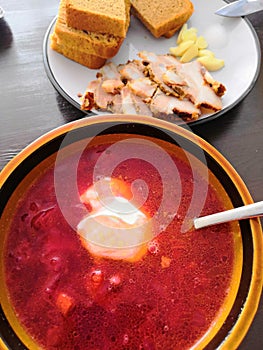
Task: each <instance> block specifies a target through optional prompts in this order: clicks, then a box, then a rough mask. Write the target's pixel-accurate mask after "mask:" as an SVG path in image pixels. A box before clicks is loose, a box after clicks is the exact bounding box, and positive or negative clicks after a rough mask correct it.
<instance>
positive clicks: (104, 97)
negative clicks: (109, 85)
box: [81, 78, 114, 111]
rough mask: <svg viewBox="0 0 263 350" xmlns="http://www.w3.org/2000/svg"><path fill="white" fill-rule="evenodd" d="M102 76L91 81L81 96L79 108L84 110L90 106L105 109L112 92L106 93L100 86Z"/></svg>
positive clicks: (109, 102) (110, 100)
mask: <svg viewBox="0 0 263 350" xmlns="http://www.w3.org/2000/svg"><path fill="white" fill-rule="evenodd" d="M103 82H104V81H103V80H102V78H98V79H97V80H94V81H92V82H91V83H90V84H89V85H88V87H87V90H86V92H85V94H84V96H83V100H82V106H81V108H82V109H84V110H89V111H90V110H91V109H92V108H96V109H100V110H102V111H106V110H107V108H108V105H109V104H111V103H112V100H113V97H114V95H113V94H108V93H107V92H105V90H104V89H103V87H102V84H103Z"/></svg>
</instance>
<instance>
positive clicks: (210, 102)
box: [177, 61, 222, 111]
mask: <svg viewBox="0 0 263 350" xmlns="http://www.w3.org/2000/svg"><path fill="white" fill-rule="evenodd" d="M179 69H180V70H179ZM177 72H178V74H179V75H180V76H181V77H182V78H184V79H185V81H186V83H187V88H185V94H186V96H187V97H188V98H189V99H190V100H191V101H192V102H193V103H194V104H195V106H196V107H198V108H200V107H205V108H209V109H212V110H214V111H218V110H220V109H222V100H221V99H220V97H219V96H217V95H216V94H215V92H214V90H213V89H212V88H211V86H210V85H208V84H207V83H206V81H205V80H204V76H203V73H202V65H201V63H200V62H198V61H192V62H189V63H184V64H181V65H180V68H178V67H177Z"/></svg>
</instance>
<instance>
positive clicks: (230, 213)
mask: <svg viewBox="0 0 263 350" xmlns="http://www.w3.org/2000/svg"><path fill="white" fill-rule="evenodd" d="M256 216H263V201H261V202H257V203H253V204H248V205H244V206H242V207H239V208H234V209H230V210H226V211H222V212H220V213H216V214H211V215H207V216H203V217H200V218H196V219H194V227H195V228H196V229H198V228H202V227H206V226H211V225H215V224H220V223H222V222H228V221H233V220H241V219H249V218H253V217H256Z"/></svg>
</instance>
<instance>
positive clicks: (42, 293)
mask: <svg viewBox="0 0 263 350" xmlns="http://www.w3.org/2000/svg"><path fill="white" fill-rule="evenodd" d="M125 137H128V135H126V136H125ZM125 137H124V136H122V138H125ZM136 137H137V136H136ZM148 139H150V138H148ZM98 140H99V141H98V144H97V145H96V143H93V144H90V145H89V146H88V147H87V148H86V149H85V150H84V152H83V154H82V156H81V158H80V160H79V162H78V172H77V179H78V189H79V196H80V197H81V196H82V195H83V193H85V191H87V189H88V188H90V186H92V184H93V173H94V167H95V165H96V164H97V162H98V159H99V157H100V156H101V155H102V154H104V155H106V161H105V162H104V164H105V167H107V159H108V164H111V163H114V162H115V161H116V159H117V163H118V166H116V168H115V169H114V171H113V173H112V178H113V179H118V181H121V182H120V183H122V184H123V186H124V190H121V192H122V193H121V194H122V195H123V196H125V194H123V193H124V192H125V191H126V192H127V191H128V190H129V189H130V188H131V184H132V183H133V182H134V181H135V180H136V179H143V180H144V181H145V182H146V183H147V185H148V197H147V199H146V201H145V202H144V204H143V207H142V209H141V210H142V212H143V213H146V214H147V217H149V218H150V217H152V216H153V215H154V214H155V213H156V211H157V210H158V208H159V204H160V201H161V198H162V195H163V185H162V184H161V183H160V181H161V178H160V174H159V173H158V171H156V169H154V167H153V166H152V164H150V163H148V162H146V161H145V160H142V159H137V158H131V159H127V160H124V161H122V162H121V163H120V162H118V154H117V153H116V154H115V153H114V152H112V151H107V149H109V147H110V146H111V145H112V144H113V140H114V137H113V136H112V135H111V136H110V138H109V137H108V136H100V137H98ZM116 140H117V141H118V138H116ZM161 145H162V147H167V148H164V149H165V151H166V152H169V155H170V157H171V158H172V160H173V162H174V164H175V165H176V167H177V169H178V171H179V173H180V179H181V188H182V191H181V201H180V205H179V207H178V210H177V213H176V215H175V217H174V218H173V219H172V221H171V222H170V224H169V225H168V226H167V227H166V228H165V230H164V231H162V232H160V233H159V234H158V235H157V236H156V237H154V238H153V239H152V240H151V241H150V242H148V243H145V244H144V245H143V247H144V248H145V249H144V248H142V249H141V250H140V251H139V253H138V251H135V252H134V251H131V252H130V253H131V258H130V257H129V259H125V256H124V258H115V257H112V256H111V255H110V253H109V256H107V254H108V253H107V249H106V255H100V254H98V255H96V252H94V251H92V250H89V249H88V248H87V246H86V245H85V243H84V240H83V237H80V236H79V234H78V233H76V231H75V230H74V229H73V228H72V227H71V225H70V224H69V223H68V221H67V220H65V218H64V216H63V213H62V211H61V205H59V204H58V201H57V196H56V192H55V186H54V161H55V155H53V156H51V157H49V159H48V160H45V161H44V162H43V164H44V166H43V164H42V165H41V166H39V168H36V169H34V170H33V171H32V174H30V175H28V179H26V180H24V185H23V186H20V187H19V189H18V190H17V191H16V192H17V193H16V194H14V196H13V199H12V200H11V203H12V204H11V205H12V206H14V208H12V210H11V211H12V222H11V224H10V227H9V229H8V234H7V236H6V240H5V246H4V258H3V259H4V260H3V263H4V271H5V275H4V279H5V288H6V293H7V295H8V298H7V300H9V301H10V303H11V305H12V307H13V309H14V313H15V315H16V317H17V319H18V320H19V323H20V324H21V325H22V327H23V329H25V331H26V333H27V334H29V335H30V337H31V338H32V339H33V342H35V343H36V344H37V345H36V346H35V348H43V349H63V350H66V349H70V350H72V349H85V350H87V349H88V350H95V349H99V350H102V349H105V350H109V349H118V350H119V349H141V350H142V349H166V350H169V349H180V350H182V349H188V348H190V347H192V346H194V344H196V343H198V342H199V341H200V339H201V338H202V337H204V335H205V334H206V333H207V332H208V331H209V330H210V329H211V328H213V327H214V326H215V324H217V323H218V324H220V322H221V324H222V323H223V321H224V320H220V315H221V314H222V310H223V309H224V308H228V309H230V308H231V305H232V304H228V301H226V300H227V297H229V295H232V294H235V293H236V291H237V286H236V285H235V283H234V282H233V278H232V276H233V273H234V272H236V270H237V268H236V260H237V253H236V247H237V246H238V244H240V232H239V227H238V225H237V224H235V225H234V224H222V225H217V226H214V227H210V228H204V229H200V230H198V231H196V230H194V229H192V228H191V229H190V230H188V231H187V232H185V233H181V225H182V223H183V220H184V217H185V213H186V210H187V208H188V207H189V205H190V201H191V198H192V191H193V174H192V170H191V168H190V166H189V164H188V162H187V159H186V157H185V156H184V154H183V152H182V151H181V150H180V149H179V148H178V147H177V146H167V144H166V143H165V142H161ZM122 147H126V148H127V149H129V148H130V147H131V145H129V142H127V143H126V144H125V143H124V144H123V146H122ZM149 152H150V149H149ZM76 157H77V156H76V154H74V152H73V153H72V154H70V155H69V156H68V157H66V158H65V159H64V160H63V162H62V163H61V164H60V165H59V166H61V167H62V168H63V169H70V167H71V164H72V163H74V161H75V160H76V159H77V158H76ZM107 157H108V158H107ZM159 162H160V166H162V159H160V160H159ZM40 168H41V171H40V170H39V169H40ZM43 169H44V170H43ZM36 174H38V177H37V178H34V177H35V175H36ZM39 174H40V175H39ZM68 176H69V177H68V179H67V177H66V178H64V179H63V181H64V188H65V193H67V183H68V182H69V179H70V176H71V174H68ZM33 179H34V180H33ZM195 180H196V179H195ZM166 181H167V183H166V184H165V186H168V187H169V186H170V188H171V189H172V188H173V187H175V186H178V183H176V181H174V179H173V178H169V179H166ZM204 181H205V179H203V178H202V176H201V174H200V177H199V178H198V182H200V184H201V183H203V182H204ZM118 184H119V183H118ZM68 190H69V188H68ZM133 190H134V191H135V192H136V191H137V192H138V193H139V192H140V191H139V190H140V189H139V188H136V186H134V189H133ZM219 194H220V195H219ZM127 197H128V196H127ZM219 197H220V198H219ZM14 198H19V200H16V199H14ZM222 198H223V199H222ZM72 205H73V204H72ZM230 206H231V204H230V200H229V199H228V197H227V196H226V194H225V193H224V191H223V189H222V187H220V184H219V182H218V181H217V180H216V179H215V177H214V176H213V175H212V174H210V175H209V184H208V192H207V197H206V200H205V204H204V208H203V210H202V214H203V215H204V214H208V213H213V212H217V211H220V210H224V209H226V208H229V207H230ZM85 207H86V209H87V210H89V211H91V210H92V208H91V205H90V203H88V202H86V203H85ZM74 213H75V208H73V207H72V215H75V214H74ZM78 215H79V214H78ZM237 242H239V243H237ZM239 248H240V247H239ZM127 251H128V252H129V249H128V250H127ZM125 254H126V253H125ZM125 254H124V255H125ZM127 254H128V253H127ZM236 284H238V282H237V283H236ZM7 302H8V301H7ZM228 311H229V310H228ZM212 325H213V326H212ZM31 346H32V344H31Z"/></svg>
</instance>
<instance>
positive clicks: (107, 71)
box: [97, 62, 120, 80]
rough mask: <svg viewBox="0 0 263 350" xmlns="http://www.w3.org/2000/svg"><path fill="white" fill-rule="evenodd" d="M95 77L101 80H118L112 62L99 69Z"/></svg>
mask: <svg viewBox="0 0 263 350" xmlns="http://www.w3.org/2000/svg"><path fill="white" fill-rule="evenodd" d="M97 77H102V78H103V80H106V79H114V80H115V79H117V80H119V79H120V73H119V71H118V68H117V66H116V65H115V64H114V63H113V62H109V63H106V64H105V65H104V66H103V67H101V68H100V70H99V72H98V73H97Z"/></svg>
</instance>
